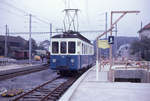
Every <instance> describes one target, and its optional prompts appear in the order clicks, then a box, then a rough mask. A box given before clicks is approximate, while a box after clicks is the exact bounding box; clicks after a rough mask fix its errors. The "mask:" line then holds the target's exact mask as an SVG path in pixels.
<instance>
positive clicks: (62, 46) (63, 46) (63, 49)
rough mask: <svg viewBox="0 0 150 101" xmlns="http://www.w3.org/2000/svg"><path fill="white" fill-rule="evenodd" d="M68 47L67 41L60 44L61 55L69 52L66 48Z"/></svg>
mask: <svg viewBox="0 0 150 101" xmlns="http://www.w3.org/2000/svg"><path fill="white" fill-rule="evenodd" d="M66 46H67V45H66V42H65V41H62V42H61V43H60V51H61V53H62V54H65V53H66V52H67V50H66V48H67V47H66Z"/></svg>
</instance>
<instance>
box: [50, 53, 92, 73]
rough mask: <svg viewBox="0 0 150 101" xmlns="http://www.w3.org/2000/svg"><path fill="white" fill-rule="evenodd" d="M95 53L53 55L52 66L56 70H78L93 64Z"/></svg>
mask: <svg viewBox="0 0 150 101" xmlns="http://www.w3.org/2000/svg"><path fill="white" fill-rule="evenodd" d="M92 63H93V55H51V58H50V68H51V69H54V70H69V71H78V70H80V69H83V68H87V66H89V65H92Z"/></svg>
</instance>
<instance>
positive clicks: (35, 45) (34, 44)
mask: <svg viewBox="0 0 150 101" xmlns="http://www.w3.org/2000/svg"><path fill="white" fill-rule="evenodd" d="M31 40H32V50H36V49H37V48H38V46H37V43H36V41H35V40H34V39H31ZM25 49H27V50H28V49H29V41H27V43H26V45H25Z"/></svg>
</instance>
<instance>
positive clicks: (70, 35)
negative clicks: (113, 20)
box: [52, 31, 91, 44]
mask: <svg viewBox="0 0 150 101" xmlns="http://www.w3.org/2000/svg"><path fill="white" fill-rule="evenodd" d="M52 38H79V39H81V40H83V41H85V42H88V43H90V44H91V41H90V40H88V39H87V38H85V37H84V36H82V35H81V34H80V33H79V32H74V31H68V32H63V34H58V35H55V36H53V37H52Z"/></svg>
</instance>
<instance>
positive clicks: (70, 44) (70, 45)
mask: <svg viewBox="0 0 150 101" xmlns="http://www.w3.org/2000/svg"><path fill="white" fill-rule="evenodd" d="M75 50H76V43H75V42H73V41H70V42H68V53H75V52H76V51H75Z"/></svg>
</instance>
